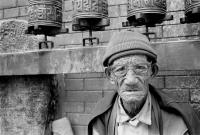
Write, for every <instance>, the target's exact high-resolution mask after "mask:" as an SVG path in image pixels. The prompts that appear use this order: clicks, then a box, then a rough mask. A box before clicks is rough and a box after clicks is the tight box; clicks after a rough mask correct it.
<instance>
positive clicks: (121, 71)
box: [110, 63, 151, 78]
mask: <svg viewBox="0 0 200 135" xmlns="http://www.w3.org/2000/svg"><path fill="white" fill-rule="evenodd" d="M150 66H151V64H149V63H140V64H135V65H132V64H124V65H115V66H111V67H110V71H111V73H113V74H114V75H115V76H116V77H118V78H119V77H123V76H125V75H126V74H127V72H128V70H130V69H131V70H132V71H133V72H134V73H135V74H136V75H140V76H145V75H147V73H148V71H149V68H150Z"/></svg>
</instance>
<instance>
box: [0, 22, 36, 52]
mask: <svg viewBox="0 0 200 135" xmlns="http://www.w3.org/2000/svg"><path fill="white" fill-rule="evenodd" d="M27 27H28V22H27V21H24V20H16V19H13V20H5V21H1V22H0V52H1V53H8V52H22V51H26V50H33V49H37V48H38V41H39V38H38V37H37V36H32V35H27V34H25V30H26V29H27Z"/></svg>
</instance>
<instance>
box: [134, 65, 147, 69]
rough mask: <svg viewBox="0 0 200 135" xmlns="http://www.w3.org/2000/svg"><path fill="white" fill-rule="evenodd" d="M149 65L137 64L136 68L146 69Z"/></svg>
mask: <svg viewBox="0 0 200 135" xmlns="http://www.w3.org/2000/svg"><path fill="white" fill-rule="evenodd" d="M147 68H148V67H147V66H146V65H136V66H135V69H136V70H146V69H147Z"/></svg>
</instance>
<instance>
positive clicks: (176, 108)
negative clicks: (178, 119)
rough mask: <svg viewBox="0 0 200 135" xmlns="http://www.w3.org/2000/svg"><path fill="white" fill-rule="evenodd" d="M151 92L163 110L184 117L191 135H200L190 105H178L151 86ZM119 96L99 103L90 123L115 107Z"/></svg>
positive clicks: (196, 118) (113, 95)
mask: <svg viewBox="0 0 200 135" xmlns="http://www.w3.org/2000/svg"><path fill="white" fill-rule="evenodd" d="M149 91H150V93H151V94H152V95H153V96H154V97H155V98H156V100H157V102H158V104H159V106H160V108H161V109H163V110H166V111H169V110H170V111H171V112H172V113H176V114H178V115H181V116H182V118H183V120H184V121H185V123H186V125H187V127H188V129H189V133H190V134H191V135H196V134H200V128H199V125H200V120H199V118H198V117H197V115H196V114H195V112H194V111H193V109H192V108H191V107H190V106H189V105H187V104H185V103H176V101H175V100H174V99H172V98H171V97H169V96H168V95H167V94H166V93H164V92H162V91H161V90H157V89H155V88H154V87H153V86H152V85H150V86H149ZM117 95H118V94H117V92H113V93H111V94H109V95H108V96H106V97H104V98H103V99H102V100H100V101H99V102H98V103H97V105H96V107H95V109H94V111H93V113H92V115H91V119H90V121H89V122H91V121H92V120H93V119H94V118H96V117H97V116H99V115H101V114H103V113H105V112H106V111H107V110H109V109H110V108H111V107H112V106H113V104H114V102H115V100H116V97H117Z"/></svg>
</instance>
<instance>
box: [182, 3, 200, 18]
mask: <svg viewBox="0 0 200 135" xmlns="http://www.w3.org/2000/svg"><path fill="white" fill-rule="evenodd" d="M197 14H198V15H200V1H199V0H185V15H186V16H193V15H197Z"/></svg>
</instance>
